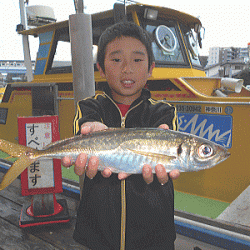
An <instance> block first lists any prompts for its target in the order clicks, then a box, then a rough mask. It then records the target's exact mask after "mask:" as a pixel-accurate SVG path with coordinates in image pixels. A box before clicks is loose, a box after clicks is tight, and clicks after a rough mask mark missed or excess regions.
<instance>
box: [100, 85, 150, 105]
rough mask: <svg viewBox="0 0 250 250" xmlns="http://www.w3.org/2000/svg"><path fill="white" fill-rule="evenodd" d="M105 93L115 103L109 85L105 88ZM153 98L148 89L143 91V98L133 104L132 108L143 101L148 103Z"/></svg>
mask: <svg viewBox="0 0 250 250" xmlns="http://www.w3.org/2000/svg"><path fill="white" fill-rule="evenodd" d="M104 92H105V94H106V95H108V96H109V97H110V98H111V99H112V100H113V101H114V99H113V97H112V94H111V90H110V88H109V86H108V84H107V86H105V88H104ZM150 97H151V93H150V91H149V90H148V89H144V88H143V89H142V92H141V96H140V97H139V98H137V99H136V100H135V101H134V102H133V103H132V104H131V107H133V106H134V105H137V104H138V103H139V102H140V101H141V100H143V101H146V100H148V99H149V98H150Z"/></svg>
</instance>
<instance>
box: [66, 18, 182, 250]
mask: <svg viewBox="0 0 250 250" xmlns="http://www.w3.org/2000/svg"><path fill="white" fill-rule="evenodd" d="M97 61H98V63H97V67H98V70H99V72H100V75H101V76H102V77H103V78H106V79H107V82H108V86H107V88H106V89H105V92H104V93H103V94H101V95H96V96H95V97H93V98H87V99H85V100H82V101H80V102H79V103H78V111H77V113H76V117H75V120H74V132H75V134H80V133H83V134H87V133H90V132H93V131H97V130H103V129H106V128H108V127H127V128H131V127H161V128H164V129H168V128H169V129H176V122H177V121H176V119H177V118H176V113H175V108H174V107H172V106H170V105H168V104H166V103H163V102H157V101H154V100H152V99H151V98H150V92H149V91H147V90H146V89H143V87H144V86H145V84H146V82H147V79H148V78H149V77H150V76H151V74H152V70H153V68H154V66H155V63H154V56H153V52H152V48H151V41H150V37H149V35H148V34H147V33H146V32H145V31H144V30H143V29H142V28H141V27H139V26H137V25H135V24H133V23H118V24H115V25H113V26H112V27H110V28H108V29H107V30H106V31H105V32H104V33H103V34H102V36H101V37H100V40H99V45H98V56H97ZM86 163H87V155H86V154H80V155H79V157H78V158H77V160H76V162H75V173H76V174H78V175H82V174H84V172H85V165H86ZM63 164H64V166H70V165H71V162H70V159H69V158H65V159H63ZM97 166H98V159H97V158H96V157H91V158H90V159H89V161H88V166H87V169H86V176H85V181H84V187H83V193H82V199H81V203H80V206H79V210H78V215H77V222H76V228H75V232H74V239H75V240H76V241H77V242H80V243H81V244H83V245H85V246H87V247H89V248H90V249H92V250H95V249H98V250H105V249H107V250H111V249H114V250H117V249H120V247H121V248H122V241H123V240H124V237H122V236H121V234H122V233H121V232H122V231H123V230H124V231H126V235H125V247H126V249H144V250H150V249H151V250H152V249H157V250H160V249H174V241H175V237H176V234H175V228H174V204H173V184H172V180H171V179H169V178H168V174H167V173H166V171H165V169H164V168H163V166H162V165H157V166H156V167H155V168H156V175H155V176H154V175H153V174H152V168H151V166H149V165H145V166H144V167H143V174H142V175H127V174H125V173H119V174H118V175H117V174H112V172H111V171H110V170H109V169H105V170H104V171H103V172H102V173H100V172H98V171H97ZM169 175H170V176H171V177H172V178H177V177H178V176H179V172H178V171H177V170H176V171H172V172H171V173H170V174H169ZM124 179H126V180H124ZM121 180H122V181H121ZM125 182H126V188H125V189H126V193H125V191H124V189H123V188H122V185H121V183H122V184H125ZM124 187H125V186H124ZM122 190H123V191H122ZM121 192H124V195H126V218H123V219H124V221H125V222H126V224H125V225H126V227H125V229H124V228H123V227H122V228H121V225H122V224H123V223H122V222H121V217H124V216H125V215H124V213H121V210H122V209H124V206H122V205H121ZM123 236H124V235H123Z"/></svg>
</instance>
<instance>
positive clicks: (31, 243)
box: [0, 172, 88, 250]
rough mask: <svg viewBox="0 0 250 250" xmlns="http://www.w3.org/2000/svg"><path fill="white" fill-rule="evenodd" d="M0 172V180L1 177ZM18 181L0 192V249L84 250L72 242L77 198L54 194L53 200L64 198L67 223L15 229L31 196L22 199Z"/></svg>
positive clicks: (17, 227) (84, 248)
mask: <svg viewBox="0 0 250 250" xmlns="http://www.w3.org/2000/svg"><path fill="white" fill-rule="evenodd" d="M3 175H4V174H3V173H1V172H0V180H1V179H2V177H3ZM20 187H21V185H20V179H17V180H15V181H14V182H13V183H12V184H11V185H10V186H8V187H7V188H6V189H4V190H2V191H0V249H1V250H26V249H27V250H28V249H39V250H42V249H44V250H50V249H53V250H59V249H63V250H73V249H81V250H88V248H86V247H84V246H82V245H80V244H78V243H77V242H75V241H74V240H73V237H72V235H73V231H74V227H75V220H76V210H77V205H78V199H74V198H72V197H68V196H66V195H64V194H57V195H56V197H57V199H66V200H67V205H68V210H69V215H70V221H69V222H68V223H61V224H52V225H45V226H35V227H29V228H20V227H19V218H20V214H21V209H22V206H23V204H24V203H26V202H29V201H30V200H31V197H29V196H22V195H21V189H20Z"/></svg>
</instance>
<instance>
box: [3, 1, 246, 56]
mask: <svg viewBox="0 0 250 250" xmlns="http://www.w3.org/2000/svg"><path fill="white" fill-rule="evenodd" d="M114 2H115V1H111V0H105V1H104V0H101V1H100V0H88V1H84V5H85V6H86V7H87V8H86V10H85V12H86V13H94V12H99V11H102V10H105V9H110V8H112V6H113V3H114ZM141 2H143V3H147V4H150V3H152V0H142V1H141ZM229 2H230V1H228V0H217V1H215V0H208V1H201V0H190V1H187V0H172V1H166V0H164V1H163V0H154V3H155V4H156V5H158V6H165V7H169V8H173V9H176V10H179V11H183V12H186V13H188V14H191V15H193V16H195V17H199V18H200V20H201V22H202V24H203V26H204V27H205V39H204V41H203V49H202V50H201V51H200V54H201V55H208V51H209V48H210V47H231V46H234V47H247V44H248V43H250V18H249V16H250V1H245V0H244V1H242V0H238V1H234V4H229ZM236 3H237V4H236ZM29 5H47V6H50V7H52V8H53V9H54V12H55V16H56V19H57V21H62V20H66V19H68V16H69V15H70V14H74V13H75V9H74V1H73V0H43V1H41V0H29ZM0 21H1V26H0V59H1V60H8V59H10V60H23V53H22V39H21V36H20V35H18V34H17V33H16V25H17V24H19V23H20V11H19V0H0ZM34 43H35V45H33V44H34ZM30 46H31V51H32V53H31V54H32V60H35V55H36V52H37V46H38V39H35V38H30Z"/></svg>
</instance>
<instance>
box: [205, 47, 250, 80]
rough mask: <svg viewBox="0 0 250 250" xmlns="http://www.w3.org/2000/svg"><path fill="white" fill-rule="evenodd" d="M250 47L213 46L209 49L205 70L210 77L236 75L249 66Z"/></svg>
mask: <svg viewBox="0 0 250 250" xmlns="http://www.w3.org/2000/svg"><path fill="white" fill-rule="evenodd" d="M249 47H250V45H249V44H248V47H246V48H238V47H237V48H236V47H223V48H220V47H213V48H210V49H209V56H208V63H207V66H206V67H205V72H206V75H207V76H208V77H234V76H235V75H237V74H238V73H239V72H240V71H242V70H245V69H246V68H247V67H249Z"/></svg>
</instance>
